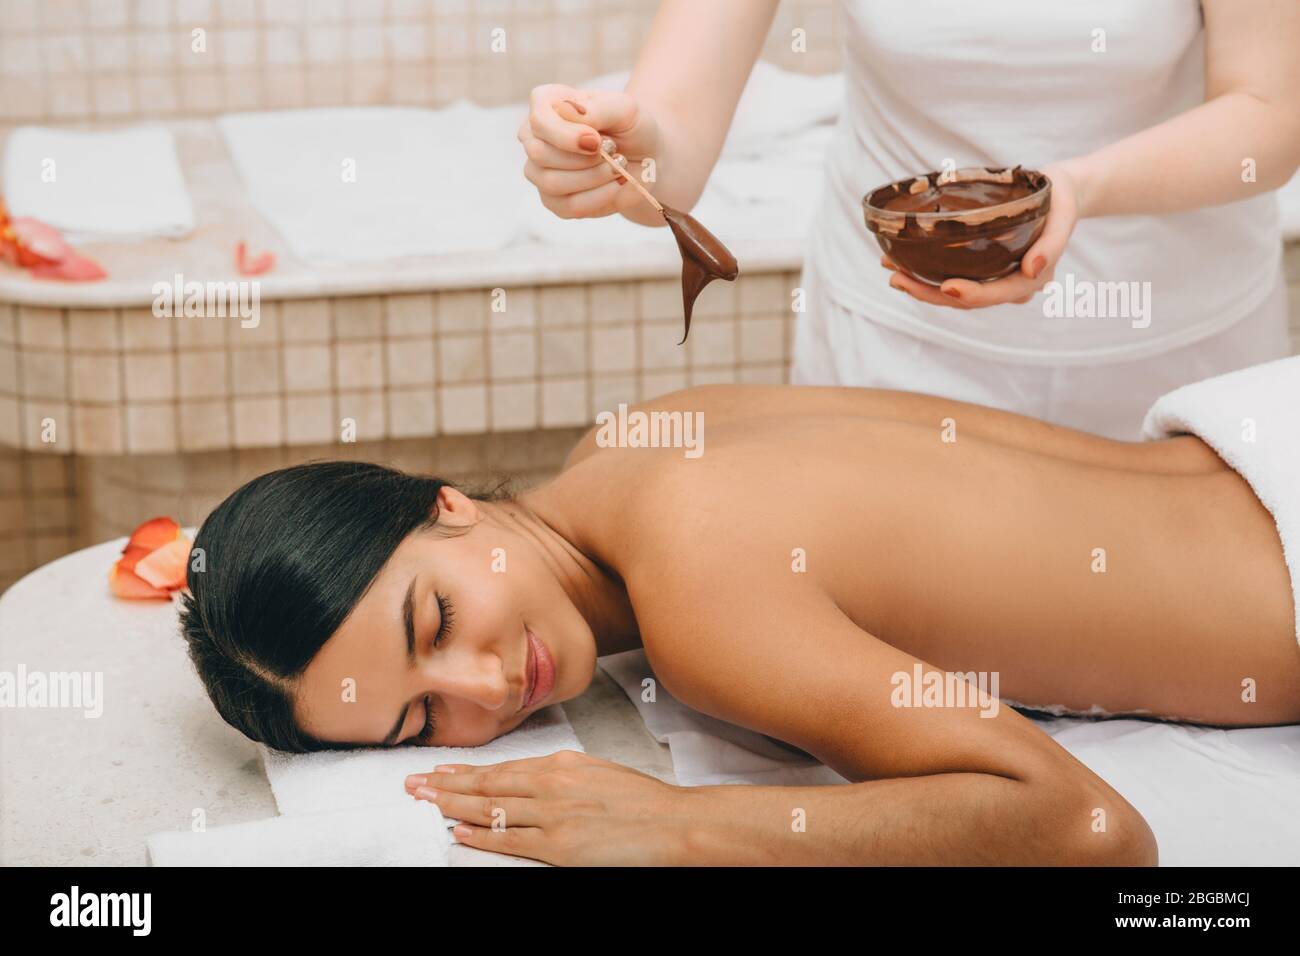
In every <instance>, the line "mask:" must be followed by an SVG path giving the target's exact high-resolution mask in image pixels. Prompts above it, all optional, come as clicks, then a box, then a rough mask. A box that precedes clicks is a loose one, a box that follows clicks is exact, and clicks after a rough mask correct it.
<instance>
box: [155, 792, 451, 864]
mask: <svg viewBox="0 0 1300 956" xmlns="http://www.w3.org/2000/svg"><path fill="white" fill-rule="evenodd" d="M147 843H148V846H149V860H150V862H151V863H152V864H153V865H154V866H447V865H449V864H448V854H449V850H450V847H451V837H450V835H449V834H448V833H447V828H446V825H445V823H444V821H443V818H442V813H441V812H440V811H439V810H438V808H437V807H436V806H435V805H433V804H431V803H426V802H424V801H422V800H421V801H413V800H407V802H406V804H405V805H399V806H394V807H385V808H383V809H382V810H378V811H376V810H374V809H371V808H359V807H355V808H353V809H350V810H330V811H326V812H324V813H302V814H297V815H294V816H281V817H270V818H269V819H266V820H254V821H252V822H251V823H236V824H232V825H230V826H223V827H212V828H211V829H209V830H204V831H202V832H198V833H196V832H192V831H189V830H179V831H175V832H166V833H155V834H153V835H152V836H150V837H149V838H148V841H147Z"/></svg>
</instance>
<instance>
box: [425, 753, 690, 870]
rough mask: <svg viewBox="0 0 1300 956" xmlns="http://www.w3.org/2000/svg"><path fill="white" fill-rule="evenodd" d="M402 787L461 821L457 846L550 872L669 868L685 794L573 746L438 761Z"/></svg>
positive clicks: (676, 850)
mask: <svg viewBox="0 0 1300 956" xmlns="http://www.w3.org/2000/svg"><path fill="white" fill-rule="evenodd" d="M440 766H441V767H449V768H451V769H452V770H453V771H454V772H452V773H438V772H434V773H428V774H412V775H411V776H409V777H407V778H406V790H407V792H408V793H410V794H411V795H412V796H414V797H416V798H417V799H421V800H429V801H430V802H431V803H434V804H436V805H437V807H438V809H439V810H441V811H442V813H443V816H447V817H452V818H454V819H457V820H462V821H464V822H463V823H460V824H458V825H457V826H456V827H455V829H454V830H453V831H452V834H453V836H454V837H455V840H456V842H457V843H461V844H463V845H465V846H471V847H474V848H475V849H478V850H490V851H492V852H494V853H508V854H510V855H511V856H523V857H528V858H529V859H533V860H541V861H542V862H544V863H551V864H553V865H555V866H629V865H630V866H675V865H681V864H682V863H683V862H684V861H685V858H686V850H687V838H686V830H685V826H686V823H685V821H686V819H687V818H686V814H685V806H684V804H685V802H686V800H687V799H688V797H687V796H686V794H687V791H686V790H684V789H683V788H681V787H674V786H673V785H672V784H668V783H664V782H663V781H662V780H659V779H657V778H655V777H651V776H650V775H648V774H644V773H641V772H640V771H637V770H633V769H631V768H630V767H624V766H622V765H621V764H616V763H612V762H610V761H608V760H601V759H600V758H599V757H593V756H591V755H590V754H586V753H580V752H578V751H574V750H561V751H559V752H558V753H553V754H550V755H548V756H545V757H530V758H526V759H523V760H507V761H505V762H504V763H498V764H488V765H475V764H441V765H440Z"/></svg>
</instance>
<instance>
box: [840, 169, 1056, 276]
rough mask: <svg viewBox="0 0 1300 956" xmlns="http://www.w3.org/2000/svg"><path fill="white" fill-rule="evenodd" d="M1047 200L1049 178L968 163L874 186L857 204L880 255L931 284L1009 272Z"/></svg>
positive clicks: (1042, 219) (1037, 228) (1033, 235)
mask: <svg viewBox="0 0 1300 956" xmlns="http://www.w3.org/2000/svg"><path fill="white" fill-rule="evenodd" d="M1051 199H1052V182H1051V180H1050V179H1048V178H1047V177H1046V176H1044V175H1043V174H1042V173H1040V172H1036V171H1035V170H1031V169H1022V168H1021V167H1019V166H1016V167H1014V168H1011V169H1006V168H1002V169H985V168H983V167H980V166H973V167H967V168H965V169H958V170H955V171H953V172H950V173H940V172H929V173H925V174H924V175H921V176H913V177H909V178H907V179H900V180H898V181H897V182H893V183H889V184H888V185H887V186H881V187H879V188H878V189H873V190H872V191H871V192H869V193H867V195H866V196H864V197H863V199H862V208H863V213H864V215H865V217H866V221H867V228H868V229H870V230H871V231H872V232H873V233H875V236H876V241H877V242H879V243H880V248H881V249H883V250H884V252H885V255H887V256H889V258H891V259H893V260H894V262H896V263H898V265H899V266H900V267H901V268H902V269H904V270H906V271H907V272H908V273H910V274H911V275H914V276H916V278H918V279H921V280H923V281H925V282H930V283H933V284H935V285H938V284H940V283H942V282H943V280H945V279H974V280H976V281H980V282H983V281H987V280H990V279H1000V278H1001V277H1002V276H1005V275H1010V274H1011V273H1012V272H1014V271H1015V270H1016V268H1017V267H1018V266H1019V265H1020V258H1021V257H1022V256H1023V255H1024V254H1025V251H1026V250H1027V249H1028V248H1029V247H1030V246H1032V245H1033V244H1034V241H1035V240H1036V239H1037V238H1038V237H1039V235H1041V234H1042V231H1043V226H1044V224H1045V223H1046V222H1047V211H1048V210H1049V209H1050V208H1051Z"/></svg>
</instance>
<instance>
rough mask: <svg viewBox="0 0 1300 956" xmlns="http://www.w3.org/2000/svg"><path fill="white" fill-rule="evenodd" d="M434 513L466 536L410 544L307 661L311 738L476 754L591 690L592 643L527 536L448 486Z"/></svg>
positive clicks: (302, 707)
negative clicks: (536, 715) (537, 714)
mask: <svg viewBox="0 0 1300 956" xmlns="http://www.w3.org/2000/svg"><path fill="white" fill-rule="evenodd" d="M438 504H439V513H438V524H439V525H440V526H443V527H445V528H457V529H461V528H465V527H468V530H467V531H465V532H464V533H461V534H451V535H444V534H441V533H439V532H438V531H437V530H430V531H421V532H416V533H414V534H411V535H408V536H407V537H406V539H405V540H404V541H403V542H402V543H401V545H400V546H398V548H397V550H396V551H394V552H393V555H392V557H391V558H390V559H389V560H388V563H387V564H386V565H384V568H383V569H382V570H381V571H380V573H379V574H378V576H377V577H376V578H375V580H374V583H373V584H372V585H371V587H370V589H369V590H368V591H367V592H366V594H365V595H364V596H363V597H362V598H361V600H360V601H359V602H358V603H357V605H356V607H355V608H354V609H353V611H352V613H351V614H350V615H349V616H348V619H347V620H346V621H344V623H343V626H342V627H340V628H339V629H338V631H336V632H335V633H334V635H333V636H332V637H331V638H330V639H329V640H328V641H326V642H325V645H324V646H323V647H322V648H321V649H320V651H319V652H317V654H316V656H315V657H314V658H312V660H311V663H309V664H308V665H307V669H306V670H305V671H304V672H303V675H302V677H301V679H300V681H299V683H298V685H297V688H296V691H297V693H296V703H295V713H296V717H297V720H298V723H299V725H300V726H301V727H302V729H303V730H304V731H305V732H306V733H308V734H310V735H311V736H313V737H316V738H317V739H319V740H325V741H331V742H338V743H360V744H371V745H375V746H384V745H396V744H420V745H424V746H440V747H441V746H458V747H465V746H475V745H478V744H484V743H487V742H488V741H489V740H492V739H493V738H494V737H498V736H500V735H501V734H504V733H506V732H507V731H510V730H513V729H514V728H515V727H516V726H518V725H519V724H520V723H521V722H522V721H523V720H524V718H525V717H527V716H528V715H529V714H530V713H532V712H533V711H535V710H536V709H538V708H539V707H545V706H546V705H548V704H554V703H558V702H560V701H562V700H568V699H570V698H573V697H576V696H578V695H579V694H581V693H582V692H583V691H584V690H586V688H587V685H588V684H590V682H591V678H592V675H593V673H594V671H595V666H596V641H595V636H594V635H593V634H592V632H591V628H590V627H589V626H588V624H587V622H586V620H585V619H584V618H583V616H582V615H581V613H579V611H578V610H577V608H575V607H574V606H573V603H572V602H571V601H570V599H569V597H568V595H567V594H566V593H565V591H564V589H563V588H562V587H561V586H560V584H559V581H558V580H557V578H556V576H555V575H554V574H553V573H551V572H550V571H549V570H548V566H547V564H546V563H545V561H544V559H543V556H542V554H541V553H540V551H539V547H538V545H537V543H536V540H535V539H534V538H533V537H531V536H526V535H524V534H522V533H521V532H519V531H517V530H515V529H514V528H513V527H503V526H502V525H501V524H499V523H498V522H497V521H495V520H493V519H492V518H490V517H487V518H486V520H484V519H485V516H486V514H487V513H486V511H485V510H483V509H480V508H479V507H478V505H477V504H476V503H475V502H474V501H473V500H471V499H470V498H467V497H465V496H464V495H463V494H461V493H460V492H458V491H456V490H455V489H453V488H449V487H445V486H444V487H443V488H442V490H441V491H440V492H439V494H438ZM471 526H472V527H471ZM552 677H553V680H552V679H551V678H552ZM548 684H550V687H549V689H548V687H547V685H548ZM530 686H532V687H533V688H534V692H533V699H532V700H528V699H527V697H528V693H529V688H530ZM426 716H428V717H429V718H431V725H430V723H426Z"/></svg>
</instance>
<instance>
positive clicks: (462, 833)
mask: <svg viewBox="0 0 1300 956" xmlns="http://www.w3.org/2000/svg"><path fill="white" fill-rule="evenodd" d="M451 832H452V833H454V834H456V836H458V837H460V838H461V839H464V838H465V837H467V836H469V827H467V826H465V824H463V823H458V824H456V825H455V826H454V827H452V828H451Z"/></svg>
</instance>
